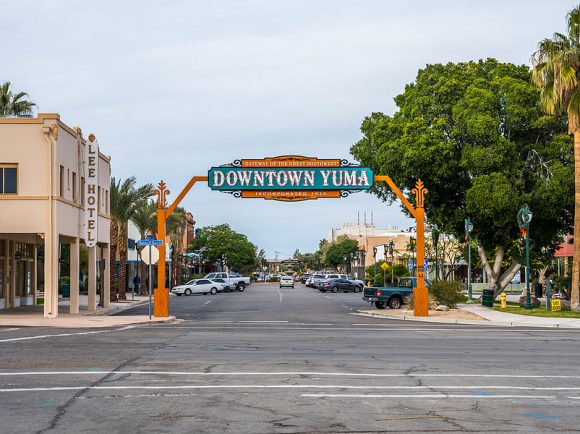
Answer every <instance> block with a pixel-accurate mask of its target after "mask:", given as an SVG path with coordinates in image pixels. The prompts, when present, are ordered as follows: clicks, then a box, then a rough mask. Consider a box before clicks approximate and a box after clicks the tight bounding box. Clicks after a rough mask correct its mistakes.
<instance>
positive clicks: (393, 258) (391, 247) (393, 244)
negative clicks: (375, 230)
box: [385, 240, 395, 285]
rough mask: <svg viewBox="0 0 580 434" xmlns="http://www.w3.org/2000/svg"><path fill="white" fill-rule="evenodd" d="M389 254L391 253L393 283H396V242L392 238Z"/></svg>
mask: <svg viewBox="0 0 580 434" xmlns="http://www.w3.org/2000/svg"><path fill="white" fill-rule="evenodd" d="M389 254H390V255H391V285H394V282H395V242H394V241H392V240H391V242H390V243H389ZM385 256H386V255H385Z"/></svg>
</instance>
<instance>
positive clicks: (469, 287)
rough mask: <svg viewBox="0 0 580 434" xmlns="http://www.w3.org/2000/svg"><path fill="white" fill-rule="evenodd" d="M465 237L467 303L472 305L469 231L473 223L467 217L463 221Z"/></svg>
mask: <svg viewBox="0 0 580 434" xmlns="http://www.w3.org/2000/svg"><path fill="white" fill-rule="evenodd" d="M464 223H465V236H466V237H467V303H473V294H472V292H471V231H473V223H471V219H470V218H469V217H467V218H466V219H465V222H464Z"/></svg>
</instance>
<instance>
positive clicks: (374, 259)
mask: <svg viewBox="0 0 580 434" xmlns="http://www.w3.org/2000/svg"><path fill="white" fill-rule="evenodd" d="M373 261H374V263H375V266H374V271H373V286H375V279H376V277H377V248H376V247H373Z"/></svg>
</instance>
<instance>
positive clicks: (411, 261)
mask: <svg viewBox="0 0 580 434" xmlns="http://www.w3.org/2000/svg"><path fill="white" fill-rule="evenodd" d="M414 267H415V260H414V259H411V260H410V261H409V271H410V272H411V273H412V272H413V268H414Z"/></svg>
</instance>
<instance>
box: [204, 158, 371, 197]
mask: <svg viewBox="0 0 580 434" xmlns="http://www.w3.org/2000/svg"><path fill="white" fill-rule="evenodd" d="M373 180H374V178H373V172H372V170H371V169H369V168H367V167H360V166H356V165H353V164H351V163H349V162H348V161H346V160H338V159H335V160H319V159H317V158H307V157H301V156H283V157H275V158H266V159H263V160H237V161H234V162H233V163H232V164H227V165H224V166H220V167H212V168H211V169H210V170H209V174H208V182H209V186H210V188H211V189H212V190H218V191H223V192H227V193H230V194H233V195H234V196H236V197H244V198H263V199H271V200H282V201H299V200H308V199H318V198H338V197H346V196H348V195H349V194H350V193H354V192H357V191H362V190H368V189H370V188H371V187H372V185H373Z"/></svg>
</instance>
